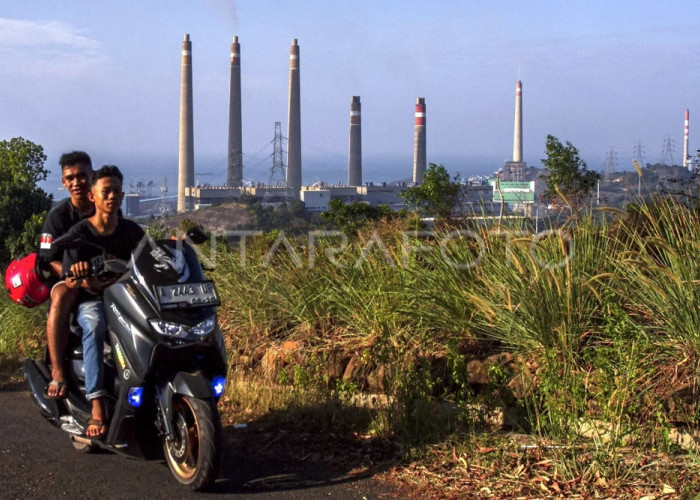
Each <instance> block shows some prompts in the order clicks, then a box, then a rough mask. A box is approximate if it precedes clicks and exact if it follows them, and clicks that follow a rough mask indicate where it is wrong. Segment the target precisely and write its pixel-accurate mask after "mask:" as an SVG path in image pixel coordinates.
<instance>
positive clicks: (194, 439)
mask: <svg viewBox="0 0 700 500" xmlns="http://www.w3.org/2000/svg"><path fill="white" fill-rule="evenodd" d="M188 236H190V238H188V240H189V241H193V240H194V241H195V242H201V240H202V236H203V235H202V233H201V232H199V231H197V232H194V233H190V234H188ZM54 244H57V245H61V246H63V247H64V248H69V247H70V246H72V245H80V244H85V242H80V241H61V238H58V239H56V240H55V242H54ZM93 272H94V275H95V276H97V277H101V278H103V279H104V278H105V277H108V276H110V275H111V276H118V278H117V279H116V281H115V282H114V283H113V284H111V285H110V286H109V287H107V288H106V289H105V291H104V295H103V300H104V306H105V313H106V318H107V341H106V342H105V346H104V349H105V356H104V386H105V389H106V390H107V392H108V395H107V396H106V397H105V407H106V412H107V417H108V429H107V432H106V434H105V435H104V436H103V437H102V438H100V439H97V438H89V437H86V436H85V430H86V428H87V423H88V420H89V419H90V416H91V412H90V409H91V407H90V403H89V402H88V401H87V399H86V398H85V370H84V365H83V356H82V343H81V338H80V331H79V327H77V325H73V326H72V327H71V330H72V331H71V334H70V335H69V341H68V347H67V349H66V351H65V356H64V363H65V365H64V367H65V371H64V372H65V374H66V381H67V385H68V388H69V390H68V395H67V397H66V398H64V399H52V398H49V397H47V394H46V392H45V391H46V386H47V384H48V383H49V381H50V380H51V367H50V359H49V356H48V351H47V353H46V355H45V356H44V358H43V359H36V360H32V359H27V360H25V362H24V367H23V368H24V375H25V379H26V382H27V384H28V386H29V390H30V392H31V395H32V399H33V400H34V402H35V403H36V405H37V406H38V407H39V411H40V412H41V415H42V416H43V417H44V418H45V419H46V420H48V421H49V422H50V423H52V424H53V425H55V426H57V427H60V428H61V429H62V430H63V431H65V432H66V433H67V434H68V435H69V436H70V438H71V441H72V444H73V447H74V448H76V449H77V450H80V451H84V452H91V451H94V450H95V449H97V448H105V449H108V450H111V451H114V452H117V453H120V454H123V455H128V456H130V457H138V458H145V459H156V458H159V457H161V456H162V455H164V456H165V460H166V462H167V464H168V466H169V468H170V470H171V472H172V473H173V475H174V477H175V479H176V480H177V481H178V482H180V483H181V484H183V485H185V486H187V487H189V488H190V489H192V490H195V491H200V490H205V489H207V488H209V487H210V486H211V485H212V484H213V482H214V480H215V479H216V475H217V470H218V466H219V463H220V461H221V453H222V431H221V422H220V418H219V413H218V410H217V401H218V398H219V397H220V396H221V394H222V393H223V390H224V385H225V376H226V353H225V348H224V341H223V337H222V334H221V330H220V329H219V325H218V321H217V314H216V310H217V306H219V305H220V300H219V296H218V294H217V290H216V287H215V285H214V283H213V282H212V281H210V280H208V279H207V278H206V277H205V275H204V271H203V269H202V265H201V263H200V261H199V259H198V257H197V254H196V252H195V250H194V248H193V247H192V246H191V245H190V244H189V243H188V242H187V241H183V240H181V239H178V240H158V241H153V240H149V239H147V238H144V240H143V241H142V242H141V244H140V245H139V247H138V248H137V249H136V250H134V252H133V253H132V255H131V259H130V261H129V262H128V263H126V262H124V261H115V260H108V259H102V260H101V262H100V263H99V264H98V265H97V266H96V267H94V268H93Z"/></svg>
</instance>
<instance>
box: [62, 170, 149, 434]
mask: <svg viewBox="0 0 700 500" xmlns="http://www.w3.org/2000/svg"><path fill="white" fill-rule="evenodd" d="M123 179H124V178H123V176H122V173H121V172H120V171H119V169H118V168H117V167H115V166H114V165H105V166H103V167H102V168H100V169H99V170H97V171H96V172H94V173H93V174H92V178H91V182H90V191H89V193H88V199H89V200H90V201H91V202H92V203H93V204H94V206H95V214H94V215H92V216H91V217H89V218H87V219H84V220H82V221H80V222H78V223H77V224H76V225H75V226H73V227H72V228H71V229H70V231H68V233H67V235H66V237H67V238H68V239H71V238H79V239H81V240H82V241H84V242H85V244H84V245H81V246H80V247H78V248H71V249H69V250H66V251H65V252H64V255H63V273H64V274H65V275H67V276H68V277H67V278H66V280H65V284H66V286H67V287H68V288H70V289H72V290H78V289H79V297H78V309H77V322H78V324H79V325H80V327H81V328H82V335H83V337H82V343H83V357H84V360H85V392H86V396H87V400H88V401H89V402H90V403H91V406H92V408H91V411H92V418H91V419H90V421H89V422H88V427H87V429H86V431H85V435H86V436H87V437H90V438H99V437H102V436H104V434H105V433H106V429H107V426H106V415H105V408H104V402H103V397H104V396H105V394H106V391H105V390H104V387H103V348H102V346H103V344H104V341H105V336H106V333H107V324H106V320H105V311H104V305H103V303H102V292H103V291H104V289H105V288H106V287H107V286H109V285H110V284H111V283H112V281H102V280H100V279H97V278H94V277H92V276H91V270H92V269H94V268H95V267H96V264H97V263H98V261H99V259H104V258H116V259H122V260H128V259H129V257H130V256H131V251H132V250H133V249H134V248H136V247H137V246H138V244H139V242H140V241H141V239H142V238H143V237H144V234H145V233H144V231H143V229H141V227H140V226H139V225H138V224H136V223H135V222H133V221H131V220H127V219H122V218H120V217H119V216H118V213H119V207H120V205H121V202H122V198H123V196H124V193H123V191H122V182H123Z"/></svg>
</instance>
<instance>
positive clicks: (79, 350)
mask: <svg viewBox="0 0 700 500" xmlns="http://www.w3.org/2000/svg"><path fill="white" fill-rule="evenodd" d="M102 352H103V353H104V355H105V356H109V355H110V354H111V353H112V346H111V345H109V344H108V343H107V342H105V343H104V348H103V350H102ZM70 357H71V359H83V344H81V343H78V344H76V345H74V346H73V347H72V348H71V350H70Z"/></svg>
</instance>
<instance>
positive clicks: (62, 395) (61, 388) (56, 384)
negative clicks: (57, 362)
mask: <svg viewBox="0 0 700 500" xmlns="http://www.w3.org/2000/svg"><path fill="white" fill-rule="evenodd" d="M49 387H52V388H55V389H56V390H57V392H56V395H55V396H50V395H49ZM44 395H45V396H46V397H47V398H48V399H66V398H67V397H68V386H67V385H66V383H65V382H60V381H58V380H52V381H51V382H49V385H47V386H46V389H45V390H44Z"/></svg>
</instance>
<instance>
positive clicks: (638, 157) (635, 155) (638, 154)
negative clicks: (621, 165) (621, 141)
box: [632, 142, 646, 167]
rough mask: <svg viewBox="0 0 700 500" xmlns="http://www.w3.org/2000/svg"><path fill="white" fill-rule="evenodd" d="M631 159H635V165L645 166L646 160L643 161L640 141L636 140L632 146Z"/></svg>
mask: <svg viewBox="0 0 700 500" xmlns="http://www.w3.org/2000/svg"><path fill="white" fill-rule="evenodd" d="M632 161H636V162H637V165H639V166H640V167H645V166H646V162H645V161H644V147H643V146H642V143H641V142H637V144H635V145H634V147H633V148H632Z"/></svg>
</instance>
